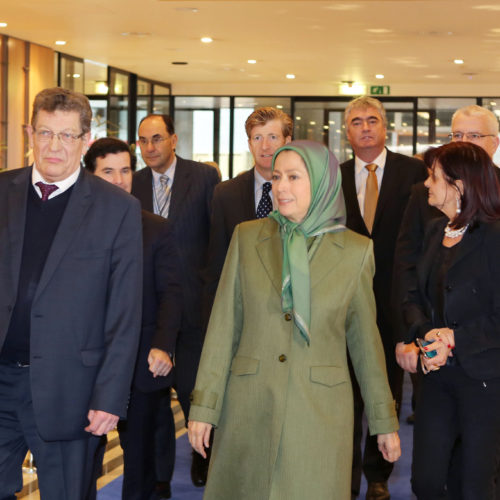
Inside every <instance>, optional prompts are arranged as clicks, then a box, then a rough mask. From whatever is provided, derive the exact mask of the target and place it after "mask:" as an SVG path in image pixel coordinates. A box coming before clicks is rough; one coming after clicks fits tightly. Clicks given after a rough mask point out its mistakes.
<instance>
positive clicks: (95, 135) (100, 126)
mask: <svg viewBox="0 0 500 500" xmlns="http://www.w3.org/2000/svg"><path fill="white" fill-rule="evenodd" d="M89 102H90V108H91V109H92V122H91V124H90V137H91V141H95V140H97V139H100V138H101V137H106V136H107V135H108V122H107V112H108V102H107V100H106V99H90V100H89ZM110 135H112V134H110Z"/></svg>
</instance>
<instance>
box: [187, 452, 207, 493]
mask: <svg viewBox="0 0 500 500" xmlns="http://www.w3.org/2000/svg"><path fill="white" fill-rule="evenodd" d="M192 455H193V461H192V462H191V481H192V482H193V484H194V486H196V487H198V488H200V487H202V486H205V484H206V483H207V474H208V463H209V459H208V458H203V457H202V456H201V455H200V454H199V453H197V452H196V451H193V452H192Z"/></svg>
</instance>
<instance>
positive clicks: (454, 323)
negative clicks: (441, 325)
mask: <svg viewBox="0 0 500 500" xmlns="http://www.w3.org/2000/svg"><path fill="white" fill-rule="evenodd" d="M451 327H452V328H453V330H455V329H456V328H458V323H457V322H456V321H453V322H452V323H451Z"/></svg>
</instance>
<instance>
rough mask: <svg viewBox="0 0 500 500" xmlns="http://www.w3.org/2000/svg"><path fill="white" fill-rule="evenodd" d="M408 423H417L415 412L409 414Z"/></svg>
mask: <svg viewBox="0 0 500 500" xmlns="http://www.w3.org/2000/svg"><path fill="white" fill-rule="evenodd" d="M406 423H407V424H410V425H413V424H414V423H415V413H412V414H411V415H408V417H407V418H406Z"/></svg>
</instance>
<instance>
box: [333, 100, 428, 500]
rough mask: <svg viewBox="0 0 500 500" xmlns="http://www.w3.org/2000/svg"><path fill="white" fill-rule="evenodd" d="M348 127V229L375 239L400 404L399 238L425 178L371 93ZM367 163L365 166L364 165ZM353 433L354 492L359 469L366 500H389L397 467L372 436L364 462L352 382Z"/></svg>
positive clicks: (381, 316) (350, 110) (350, 112)
mask: <svg viewBox="0 0 500 500" xmlns="http://www.w3.org/2000/svg"><path fill="white" fill-rule="evenodd" d="M344 119H345V126H346V131H347V138H348V139H349V142H350V143H351V146H352V148H353V151H354V155H355V158H354V159H352V160H349V161H347V162H345V163H343V164H342V165H341V166H340V167H341V170H342V188H343V191H344V197H345V201H346V210H347V220H346V225H347V227H348V228H349V229H352V230H353V231H356V232H357V233H360V234H363V235H365V236H368V237H369V238H371V239H372V240H373V247H374V254H375V267H376V272H375V276H374V279H373V291H374V293H375V301H376V305H377V326H378V328H379V331H380V336H381V338H382V343H383V345H384V351H385V357H386V367H387V375H388V378H389V384H390V386H391V389H392V393H393V396H394V399H395V400H396V403H397V405H398V407H399V403H400V402H401V396H402V384H403V372H402V370H401V369H400V368H399V366H398V365H397V363H396V359H395V354H394V346H395V334H394V325H393V310H392V303H391V297H392V295H391V293H392V292H391V283H392V268H393V261H394V250H395V246H396V239H397V236H398V232H399V227H400V224H401V219H402V217H403V212H404V210H405V207H406V204H407V203H408V198H409V196H410V190H411V187H412V186H413V184H415V183H417V182H420V181H423V180H424V179H425V178H426V176H427V175H426V169H425V167H424V164H423V163H422V162H421V161H420V160H417V159H414V158H409V157H407V156H403V155H401V154H398V153H393V152H391V151H389V150H388V149H386V148H385V138H386V132H387V119H386V114H385V110H384V108H383V106H382V103H381V102H380V101H378V100H377V99H374V98H371V97H359V98H357V99H355V100H353V101H351V102H350V103H349V105H348V106H347V108H346V111H345V114H344ZM373 165H376V169H375V171H374V172H375V176H376V181H377V189H378V199H377V200H376V208H375V215H374V219H373V226H372V229H371V231H370V230H369V229H368V227H367V224H366V222H365V216H366V213H365V204H364V202H365V198H366V194H367V191H368V189H367V186H368V184H367V180H368V177H369V176H370V172H369V167H370V166H373ZM365 167H366V168H365ZM353 386H354V392H355V436H354V449H353V454H354V457H353V475H352V494H353V497H355V496H357V495H358V494H359V485H360V481H361V467H362V468H363V471H364V473H365V476H366V478H367V480H368V491H367V495H366V499H367V500H387V499H388V498H389V491H388V489H387V480H388V478H389V476H390V474H391V471H392V468H393V465H392V464H391V463H389V462H387V461H385V460H384V459H383V457H382V454H381V453H380V452H379V451H378V448H377V441H376V439H374V437H373V436H368V437H367V439H366V445H365V451H364V455H363V464H362V465H361V437H362V425H361V416H362V412H363V406H362V399H361V397H360V394H359V388H358V387H357V384H356V383H355V382H354V384H353Z"/></svg>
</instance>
